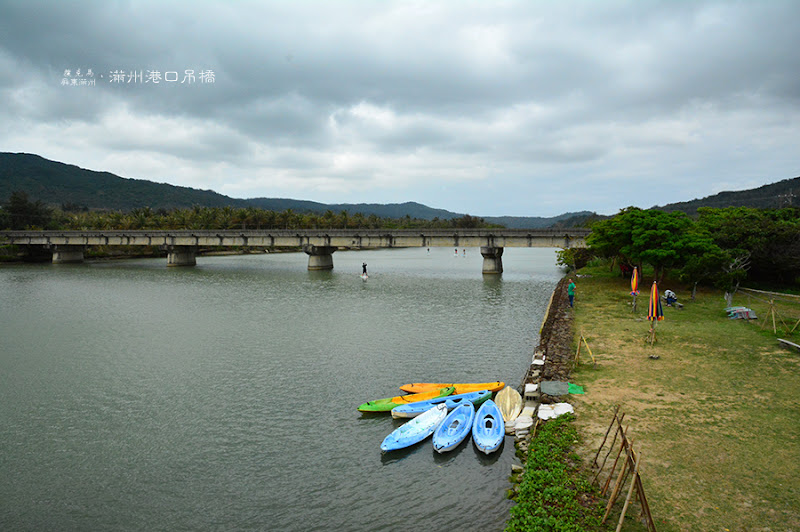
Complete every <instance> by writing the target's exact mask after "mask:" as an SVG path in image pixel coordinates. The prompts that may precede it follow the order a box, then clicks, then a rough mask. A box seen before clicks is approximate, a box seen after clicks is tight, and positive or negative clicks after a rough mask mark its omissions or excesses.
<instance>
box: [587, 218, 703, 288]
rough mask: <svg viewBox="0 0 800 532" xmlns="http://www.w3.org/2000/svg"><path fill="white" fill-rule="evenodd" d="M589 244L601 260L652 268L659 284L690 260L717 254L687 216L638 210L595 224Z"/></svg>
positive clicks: (588, 240)
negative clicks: (707, 254) (611, 259)
mask: <svg viewBox="0 0 800 532" xmlns="http://www.w3.org/2000/svg"><path fill="white" fill-rule="evenodd" d="M587 244H588V245H589V247H590V249H591V250H592V251H593V252H594V253H595V254H597V255H598V256H603V257H609V258H617V257H618V258H620V259H621V260H623V261H626V262H629V263H631V264H635V265H637V266H639V267H641V266H642V265H643V264H649V265H651V266H652V267H653V269H654V271H655V276H656V279H657V280H659V281H660V280H661V279H662V278H663V276H664V273H665V272H666V271H667V270H669V269H676V268H677V269H679V268H683V267H684V266H685V265H686V263H687V261H689V260H690V258H692V257H695V256H699V255H703V254H705V253H715V252H716V251H717V249H716V246H715V245H714V242H713V240H712V238H711V236H710V235H709V234H708V233H707V232H705V231H700V230H697V228H696V227H695V224H694V222H693V221H692V219H691V218H689V217H688V216H686V215H685V214H684V213H682V212H671V213H666V212H663V211H658V210H655V209H648V210H643V209H639V208H636V207H629V208H627V209H623V210H622V211H620V212H619V214H617V215H616V216H614V217H613V218H610V219H608V220H602V221H600V222H596V223H595V224H593V225H592V233H591V235H589V237H588V238H587Z"/></svg>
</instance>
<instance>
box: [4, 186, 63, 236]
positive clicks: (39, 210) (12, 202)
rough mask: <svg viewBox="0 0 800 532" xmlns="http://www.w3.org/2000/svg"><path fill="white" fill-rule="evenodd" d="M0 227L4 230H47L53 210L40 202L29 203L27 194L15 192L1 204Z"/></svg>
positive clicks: (51, 220)
mask: <svg viewBox="0 0 800 532" xmlns="http://www.w3.org/2000/svg"><path fill="white" fill-rule="evenodd" d="M0 222H1V223H2V227H4V228H6V229H49V228H51V225H52V222H53V210H52V209H51V208H50V207H48V206H47V205H45V204H44V203H42V202H41V201H39V200H37V201H31V200H30V199H29V198H28V194H26V193H25V192H23V191H20V190H17V191H14V192H12V193H11V196H10V197H9V198H8V201H7V202H6V203H4V204H3V210H2V217H0Z"/></svg>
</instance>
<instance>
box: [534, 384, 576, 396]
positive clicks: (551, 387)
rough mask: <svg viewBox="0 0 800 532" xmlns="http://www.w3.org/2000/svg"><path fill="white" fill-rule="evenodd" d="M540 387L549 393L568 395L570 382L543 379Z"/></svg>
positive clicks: (543, 391) (545, 392)
mask: <svg viewBox="0 0 800 532" xmlns="http://www.w3.org/2000/svg"><path fill="white" fill-rule="evenodd" d="M539 389H540V390H541V391H542V393H544V394H547V395H567V394H568V393H569V383H566V382H561V381H542V382H541V383H540V384H539Z"/></svg>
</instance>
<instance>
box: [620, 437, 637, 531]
mask: <svg viewBox="0 0 800 532" xmlns="http://www.w3.org/2000/svg"><path fill="white" fill-rule="evenodd" d="M631 451H633V449H631ZM641 462H642V455H641V453H640V454H639V458H638V459H637V460H636V467H635V468H634V470H633V479H631V487H630V488H629V489H628V496H627V497H625V504H623V505H622V514H621V515H620V516H619V523H617V530H616V532H620V530H622V522H623V521H624V520H625V514H626V513H627V512H628V504H629V503H630V502H631V495H633V490H634V488H635V487H636V479H637V478H639V464H640V463H641Z"/></svg>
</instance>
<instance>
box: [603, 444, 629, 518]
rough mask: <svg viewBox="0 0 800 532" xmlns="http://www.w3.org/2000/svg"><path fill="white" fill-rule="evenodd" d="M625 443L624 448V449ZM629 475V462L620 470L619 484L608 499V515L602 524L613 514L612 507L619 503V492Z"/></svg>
mask: <svg viewBox="0 0 800 532" xmlns="http://www.w3.org/2000/svg"><path fill="white" fill-rule="evenodd" d="M624 443H625V442H623V447H624ZM627 474H628V461H627V460H625V462H624V463H623V464H622V469H620V470H619V476H618V477H617V482H616V483H615V484H614V489H613V490H612V491H611V496H610V497H609V498H608V504H607V505H606V513H605V515H603V520H602V521H600V522H601V523H605V522H606V519H608V514H610V513H611V507H612V506H614V503H615V502H617V497H618V496H619V492H620V490H621V489H622V484H624V483H625V478H626V476H627Z"/></svg>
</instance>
